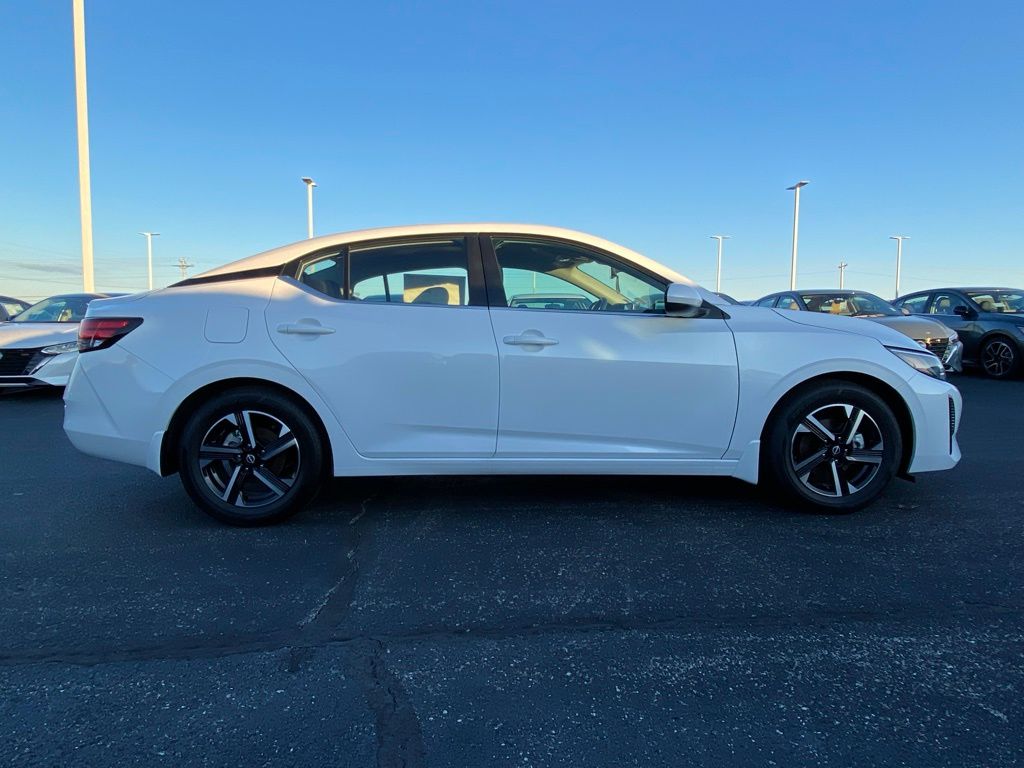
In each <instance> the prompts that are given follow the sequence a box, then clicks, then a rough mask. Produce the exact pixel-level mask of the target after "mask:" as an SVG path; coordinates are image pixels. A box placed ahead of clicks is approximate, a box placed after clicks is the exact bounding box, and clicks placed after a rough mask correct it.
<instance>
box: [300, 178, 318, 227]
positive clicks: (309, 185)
mask: <svg viewBox="0 0 1024 768" xmlns="http://www.w3.org/2000/svg"><path fill="white" fill-rule="evenodd" d="M302 183H303V184H305V185H306V237H308V238H310V239H312V237H313V187H315V186H316V182H315V181H313V180H312V179H311V178H309V176H303V177H302Z"/></svg>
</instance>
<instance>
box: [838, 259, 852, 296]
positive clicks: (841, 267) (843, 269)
mask: <svg viewBox="0 0 1024 768" xmlns="http://www.w3.org/2000/svg"><path fill="white" fill-rule="evenodd" d="M848 266H850V265H849V264H847V263H846V262H845V261H840V262H839V290H840V291H841V290H843V275H844V273H845V272H846V268H847V267H848Z"/></svg>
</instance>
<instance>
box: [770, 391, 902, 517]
mask: <svg viewBox="0 0 1024 768" xmlns="http://www.w3.org/2000/svg"><path fill="white" fill-rule="evenodd" d="M833 403H845V404H849V405H854V406H857V407H858V408H862V409H864V411H866V412H867V413H868V414H869V415H870V416H871V418H872V419H874V421H875V423H876V424H877V425H878V428H879V430H880V431H881V433H882V440H883V446H884V447H883V449H882V450H883V458H882V465H881V466H880V468H879V471H878V473H877V474H876V475H875V477H874V478H872V479H871V481H870V482H869V483H868V484H867V485H866V486H864V487H863V488H862V489H860V490H859V491H857V492H856V493H854V494H851V495H850V496H845V497H840V498H832V497H828V496H824V495H821V494H817V493H814V492H813V491H811V490H810V489H809V488H807V487H806V486H804V484H803V483H802V482H801V481H800V479H799V477H797V474H796V470H795V468H794V466H793V459H792V450H791V440H792V436H793V433H794V432H795V430H796V428H797V426H798V425H799V423H800V422H801V421H802V420H803V418H804V417H805V416H807V415H808V414H810V413H813V412H814V411H815V410H816V409H817V408H820V407H822V406H826V405H830V404H833ZM765 447H766V449H767V450H768V451H769V453H768V454H767V455H766V456H765V457H764V458H765V461H764V463H763V464H762V467H763V468H764V469H767V471H768V472H769V473H771V475H772V476H771V477H770V478H769V482H771V483H772V484H774V485H775V486H776V488H777V489H778V490H780V491H782V492H783V493H784V494H785V495H786V496H788V497H789V498H790V499H791V500H793V501H796V502H797V503H798V504H800V505H801V506H804V507H813V508H814V509H815V510H816V511H824V512H834V513H844V512H853V511H855V510H857V509H861V508H863V507H865V506H867V505H868V504H870V503H871V502H872V501H874V500H875V499H876V498H878V496H879V495H880V494H881V493H882V492H883V491H884V490H885V488H886V487H887V486H888V485H889V483H890V482H891V481H892V479H893V478H894V477H895V476H896V473H897V471H898V470H899V465H900V460H901V457H902V452H903V441H902V436H901V433H900V427H899V423H898V422H897V420H896V417H895V415H894V414H893V412H892V409H891V408H890V407H889V406H888V405H887V404H886V403H885V401H884V400H882V398H880V397H879V396H878V395H876V394H875V393H874V392H872V391H870V390H868V389H866V388H864V387H861V386H858V385H856V384H845V383H840V382H837V383H831V384H822V385H820V386H818V387H815V388H814V389H811V390H809V391H807V392H805V393H803V394H801V395H798V396H797V397H795V398H794V399H793V400H792V401H791V402H788V403H785V404H784V405H783V407H782V408H781V409H780V410H779V412H778V413H777V415H776V417H775V419H774V422H773V424H772V425H771V428H770V430H769V439H768V440H767V441H766V446H765Z"/></svg>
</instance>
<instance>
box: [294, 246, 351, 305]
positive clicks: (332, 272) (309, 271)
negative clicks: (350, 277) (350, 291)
mask: <svg viewBox="0 0 1024 768" xmlns="http://www.w3.org/2000/svg"><path fill="white" fill-rule="evenodd" d="M299 282H300V283H302V284H303V285H308V286H309V287H310V288H312V289H313V290H314V291H316V292H317V293H322V294H324V296H330V297H331V298H332V299H340V298H343V297H344V295H345V256H344V254H342V253H333V254H330V255H327V256H321V257H320V258H318V259H316V260H314V261H311V262H309V263H308V264H305V265H303V267H302V270H301V271H300V272H299Z"/></svg>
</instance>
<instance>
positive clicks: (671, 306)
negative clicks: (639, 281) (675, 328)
mask: <svg viewBox="0 0 1024 768" xmlns="http://www.w3.org/2000/svg"><path fill="white" fill-rule="evenodd" d="M703 306H704V299H703V297H702V296H701V295H700V291H698V290H697V289H696V288H694V287H693V286H692V285H687V284H686V283H670V284H669V286H668V290H666V291H665V314H666V315H668V316H669V317H697V316H698V315H700V314H701V311H702V307H703Z"/></svg>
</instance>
